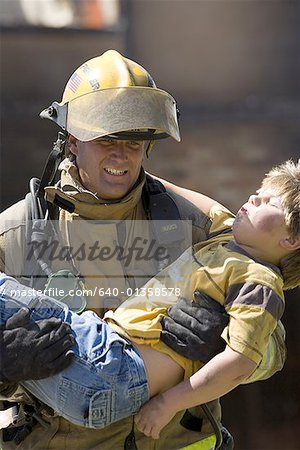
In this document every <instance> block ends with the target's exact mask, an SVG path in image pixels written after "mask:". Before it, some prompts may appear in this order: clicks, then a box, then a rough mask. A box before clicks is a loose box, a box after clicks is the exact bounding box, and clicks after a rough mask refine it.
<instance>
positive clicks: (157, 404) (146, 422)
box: [134, 394, 176, 439]
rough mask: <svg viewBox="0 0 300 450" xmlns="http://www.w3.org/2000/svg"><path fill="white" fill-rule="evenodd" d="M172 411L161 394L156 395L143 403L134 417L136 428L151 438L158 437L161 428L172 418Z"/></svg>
mask: <svg viewBox="0 0 300 450" xmlns="http://www.w3.org/2000/svg"><path fill="white" fill-rule="evenodd" d="M175 414H176V411H172V410H171V409H170V408H169V407H168V405H167V404H166V402H165V400H164V398H163V396H162V395H161V394H160V395H157V396H156V397H153V398H151V399H150V400H149V401H148V402H147V403H145V404H144V405H143V406H142V407H141V409H140V410H139V412H138V413H137V415H136V416H135V418H134V421H135V424H136V426H137V429H138V430H139V431H141V432H142V433H144V434H145V435H146V436H148V437H151V438H152V439H159V435H160V432H161V430H162V429H163V428H164V427H165V426H166V425H167V424H168V423H169V422H170V421H171V420H172V419H173V417H174V416H175Z"/></svg>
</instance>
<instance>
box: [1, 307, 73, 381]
mask: <svg viewBox="0 0 300 450" xmlns="http://www.w3.org/2000/svg"><path fill="white" fill-rule="evenodd" d="M74 343H75V339H74V337H73V336H72V334H71V328H70V326H69V325H68V324H66V323H64V322H62V321H61V320H60V319H56V318H50V319H44V320H38V321H36V322H33V321H32V320H31V319H30V312H29V310H28V309H26V308H22V309H20V311H18V312H17V313H16V314H14V315H13V316H12V317H10V318H9V319H8V320H7V322H6V324H5V325H4V326H2V327H1V328H0V381H2V382H4V383H16V382H18V381H25V380H38V379H41V378H46V377H49V376H51V375H54V374H55V373H57V372H60V371H61V370H63V369H65V368H66V367H67V366H68V365H69V364H70V363H71V362H72V359H73V356H74V352H72V351H71V348H72V346H73V345H74Z"/></svg>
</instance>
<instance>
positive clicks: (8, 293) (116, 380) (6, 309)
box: [0, 274, 149, 428]
mask: <svg viewBox="0 0 300 450" xmlns="http://www.w3.org/2000/svg"><path fill="white" fill-rule="evenodd" d="M24 306H25V307H27V308H29V309H30V311H31V317H32V319H33V320H35V321H36V320H40V319H46V318H49V317H57V318H60V319H62V320H63V321H65V322H68V323H69V324H70V325H71V328H72V330H73V333H74V336H75V338H76V343H77V345H76V346H75V348H74V352H75V358H74V362H72V364H71V365H70V366H69V367H68V368H67V369H65V370H64V371H62V372H60V373H59V374H58V375H54V376H52V377H50V378H46V379H43V380H36V381H25V382H22V383H21V384H22V386H24V387H25V388H26V389H28V391H29V392H31V393H32V394H33V395H35V396H36V397H37V398H38V399H39V400H41V401H42V402H44V403H46V404H47V405H49V406H51V408H53V409H54V411H56V412H57V413H58V414H59V415H61V416H63V417H64V418H65V419H67V420H69V421H70V422H72V423H74V424H76V425H80V426H85V427H90V428H103V427H105V426H107V425H109V424H111V423H113V422H116V421H117V420H120V419H122V418H124V417H126V416H130V415H132V414H135V413H136V412H137V411H138V410H139V409H140V407H141V406H142V404H143V403H145V402H146V401H147V400H148V399H149V390H148V382H147V375H146V371H145V367H144V363H143V360H142V358H141V356H140V355H139V353H138V352H137V351H136V349H135V348H134V347H133V346H132V345H131V343H130V342H128V341H127V340H126V339H124V338H123V337H122V336H120V335H119V334H118V333H116V332H115V331H114V330H113V329H112V328H111V327H110V326H109V325H107V323H105V322H104V321H103V320H102V319H100V318H99V317H98V316H97V315H96V314H95V313H94V312H92V311H87V312H84V313H83V314H81V315H80V316H78V315H77V314H75V313H73V312H71V311H70V310H69V308H68V307H67V306H66V305H65V304H63V303H61V302H59V301H57V300H54V299H52V298H49V297H47V296H44V295H39V294H38V293H36V292H35V291H34V290H33V289H30V288H27V287H25V286H23V285H21V284H19V283H18V282H17V281H16V280H14V279H13V278H10V277H7V276H6V275H4V274H0V323H1V324H3V323H5V322H6V320H7V319H8V318H9V317H11V316H12V315H13V314H14V313H15V312H16V311H18V310H19V309H20V308H22V307H24Z"/></svg>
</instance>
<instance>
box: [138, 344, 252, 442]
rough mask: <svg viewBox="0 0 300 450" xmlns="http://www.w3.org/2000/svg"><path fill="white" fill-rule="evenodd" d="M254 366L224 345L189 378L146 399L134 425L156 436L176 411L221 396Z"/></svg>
mask: <svg viewBox="0 0 300 450" xmlns="http://www.w3.org/2000/svg"><path fill="white" fill-rule="evenodd" d="M255 367H256V363H255V362H253V361H251V360H250V359H248V358H247V357H245V356H243V355H242V354H240V353H237V352H235V351H234V350H232V349H231V348H230V347H229V346H227V347H226V349H225V350H224V352H222V353H220V354H218V355H217V356H215V357H214V358H213V359H212V360H211V361H209V362H208V363H207V364H206V365H205V366H203V367H202V368H201V369H200V370H199V371H198V372H196V373H195V374H194V375H192V376H191V377H190V379H189V380H186V381H183V382H182V383H179V384H178V385H176V386H174V387H173V388H171V389H169V390H167V391H166V392H163V393H162V394H159V395H157V396H156V397H153V398H152V399H151V400H149V402H147V403H146V404H145V405H144V406H143V407H142V408H141V409H140V411H139V412H138V414H137V415H136V417H135V423H136V425H137V428H138V429H139V430H140V431H141V432H143V433H144V434H145V435H146V436H151V437H152V438H153V439H158V438H159V434H160V431H161V430H162V428H164V427H165V426H166V425H167V424H168V423H169V422H170V420H171V419H172V418H173V417H174V416H175V414H176V413H177V412H178V411H182V410H184V409H186V408H191V407H193V406H197V405H199V404H203V403H207V402H210V401H211V400H214V399H216V398H219V397H221V396H222V395H224V394H226V393H227V392H229V391H231V390H232V389H234V388H235V387H236V386H238V385H239V384H240V383H242V381H243V380H244V379H245V378H247V377H248V376H249V375H250V374H251V373H252V372H253V371H254V369H255Z"/></svg>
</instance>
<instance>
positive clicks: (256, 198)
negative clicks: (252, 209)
mask: <svg viewBox="0 0 300 450" xmlns="http://www.w3.org/2000/svg"><path fill="white" fill-rule="evenodd" d="M248 201H249V203H250V204H251V205H254V206H259V205H260V204H261V202H262V201H263V199H262V197H260V196H259V195H256V194H252V195H250V197H249V200H248Z"/></svg>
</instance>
